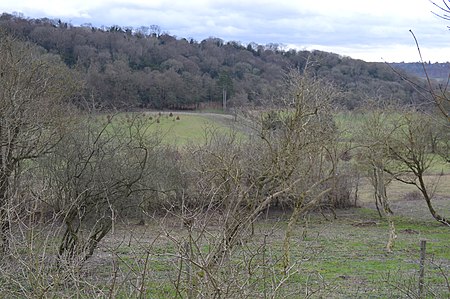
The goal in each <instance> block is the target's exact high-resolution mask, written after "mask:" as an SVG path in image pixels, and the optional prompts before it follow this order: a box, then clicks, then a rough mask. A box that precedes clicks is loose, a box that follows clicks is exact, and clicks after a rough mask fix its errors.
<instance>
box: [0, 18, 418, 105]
mask: <svg viewBox="0 0 450 299" xmlns="http://www.w3.org/2000/svg"><path fill="white" fill-rule="evenodd" d="M0 29H3V30H5V31H6V32H9V33H10V34H14V35H15V36H17V37H18V38H20V39H23V40H27V41H30V42H33V43H36V44H37V45H39V46H40V47H42V48H43V49H45V50H46V51H48V52H49V53H51V54H54V55H55V57H56V56H58V57H60V59H61V60H62V61H64V62H65V64H66V65H67V66H69V67H70V68H72V69H73V70H74V71H77V72H79V73H80V77H82V78H83V79H84V80H85V82H86V84H85V85H86V97H89V98H93V99H94V100H95V101H97V102H98V103H100V104H101V105H103V106H115V107H124V106H125V107H131V108H133V107H141V108H155V109H162V108H165V109H195V108H196V107H199V106H208V104H211V105H210V106H212V107H214V106H218V105H220V102H221V101H222V94H223V91H224V90H225V91H226V93H227V96H228V99H229V105H230V106H231V105H238V104H242V103H247V102H248V103H252V104H256V105H258V104H260V103H261V102H262V99H267V98H275V99H276V98H279V97H280V94H282V92H283V86H284V76H285V74H286V73H287V71H288V70H289V69H292V68H294V69H300V70H303V69H305V67H306V66H307V69H308V71H309V72H310V73H312V74H314V75H315V76H317V77H320V78H323V79H325V80H327V81H329V82H332V83H333V84H334V85H336V86H337V87H338V88H339V89H340V90H342V91H343V93H342V95H341V96H340V97H339V98H337V99H336V102H337V103H339V104H340V105H342V106H344V107H347V108H349V109H353V108H355V107H358V106H359V105H360V103H361V102H362V100H364V99H366V98H376V99H380V100H389V101H391V100H396V101H400V102H403V103H417V102H420V101H422V99H421V98H420V95H419V94H418V93H417V92H416V91H415V89H414V88H412V87H411V85H410V84H409V83H408V82H405V81H404V80H402V79H401V78H400V76H398V75H397V74H396V73H395V72H394V71H392V69H391V68H390V67H389V66H388V65H386V64H384V63H368V62H364V61H362V60H355V59H352V58H349V57H343V56H341V55H338V54H334V53H328V52H323V51H296V50H292V49H291V50H282V49H281V47H279V46H278V45H277V44H268V45H258V44H255V43H250V44H248V45H244V44H241V43H240V42H237V41H228V42H225V41H223V40H222V39H220V38H214V37H211V38H208V39H205V40H202V41H196V40H193V39H186V38H179V37H175V36H172V35H170V34H168V33H164V32H162V30H161V29H160V28H159V27H158V26H150V27H139V28H131V27H119V26H111V27H101V28H97V27H92V26H90V25H83V26H72V25H71V24H69V23H65V22H61V21H60V20H52V19H47V18H43V19H27V18H22V17H19V16H16V15H10V14H2V15H1V16H0Z"/></svg>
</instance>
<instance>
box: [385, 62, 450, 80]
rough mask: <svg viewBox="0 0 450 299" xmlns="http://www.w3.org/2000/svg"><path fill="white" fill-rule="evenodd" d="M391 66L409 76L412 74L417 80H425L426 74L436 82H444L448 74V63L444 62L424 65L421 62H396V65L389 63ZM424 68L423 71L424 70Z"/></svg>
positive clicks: (449, 69)
mask: <svg viewBox="0 0 450 299" xmlns="http://www.w3.org/2000/svg"><path fill="white" fill-rule="evenodd" d="M391 65H392V66H393V67H394V68H396V69H399V70H403V71H405V72H407V73H409V74H412V75H414V76H416V77H419V78H425V77H426V74H428V77H429V78H432V79H435V80H438V81H446V80H448V78H449V73H450V62H444V63H438V62H436V63H431V62H428V63H426V62H425V63H424V64H422V63H421V62H410V63H405V62H398V63H391ZM424 66H425V70H426V73H425V70H424Z"/></svg>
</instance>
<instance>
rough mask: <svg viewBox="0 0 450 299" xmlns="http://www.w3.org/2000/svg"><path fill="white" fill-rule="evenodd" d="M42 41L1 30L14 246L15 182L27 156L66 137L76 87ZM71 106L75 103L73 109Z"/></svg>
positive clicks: (1, 91)
mask: <svg viewBox="0 0 450 299" xmlns="http://www.w3.org/2000/svg"><path fill="white" fill-rule="evenodd" d="M42 54H43V53H42V51H39V50H38V49H37V48H36V47H33V46H31V45H29V44H27V43H24V42H20V41H18V40H15V39H14V38H12V37H11V36H8V35H6V34H4V33H3V32H0V235H1V236H0V237H1V242H2V243H1V245H0V246H1V248H2V250H3V251H6V250H7V249H8V237H7V234H8V230H9V229H10V220H11V219H10V217H11V214H12V211H9V208H10V207H11V204H12V202H11V201H12V199H13V194H14V190H13V188H14V186H13V180H17V179H18V178H19V177H20V174H21V166H22V165H23V164H24V161H25V160H30V159H35V158H37V157H39V156H42V155H44V154H46V153H47V152H49V151H50V150H51V149H53V148H54V146H55V145H56V144H57V143H58V142H59V140H60V139H61V133H62V132H61V130H62V128H63V127H64V121H65V120H64V118H63V115H65V112H66V111H67V107H68V106H70V98H71V96H72V95H73V94H74V91H75V90H76V88H75V87H76V85H75V84H74V83H73V82H74V81H73V80H72V79H70V76H69V73H68V71H67V70H66V69H65V68H64V67H63V66H62V65H61V63H59V64H58V63H57V60H56V59H53V60H52V61H50V60H49V59H46V58H45V57H44V56H43V55H42ZM69 110H70V109H69Z"/></svg>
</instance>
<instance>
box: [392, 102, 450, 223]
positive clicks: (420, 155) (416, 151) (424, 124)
mask: <svg viewBox="0 0 450 299" xmlns="http://www.w3.org/2000/svg"><path fill="white" fill-rule="evenodd" d="M399 117H400V124H399V127H398V129H397V130H396V133H395V134H392V135H391V136H390V138H389V139H387V140H386V146H387V147H388V157H389V158H390V159H391V160H392V161H393V162H395V163H396V164H397V165H396V168H397V169H395V168H386V169H385V170H386V171H387V172H388V173H390V174H392V175H393V176H394V178H395V179H396V180H399V181H401V182H403V183H406V184H410V185H414V186H416V187H417V188H418V189H419V191H420V192H421V193H422V195H423V198H424V199H425V202H426V203H427V206H428V209H429V211H430V213H431V215H432V216H433V218H435V219H436V220H437V221H438V222H440V223H442V224H444V225H447V226H450V220H449V219H447V218H445V217H443V216H441V215H440V214H439V213H438V212H437V211H436V210H435V209H434V207H433V204H432V195H433V191H432V188H430V187H429V186H428V185H427V183H426V182H425V176H426V174H427V171H428V170H429V169H430V167H431V166H432V165H433V162H434V159H435V156H434V155H432V154H431V149H430V145H429V136H430V131H431V130H432V129H433V127H434V125H435V122H434V120H433V119H432V118H430V117H429V116H428V115H425V114H422V113H420V112H417V111H414V110H413V111H406V112H405V113H403V114H402V115H401V116H399Z"/></svg>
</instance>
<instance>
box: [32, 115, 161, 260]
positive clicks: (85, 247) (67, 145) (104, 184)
mask: <svg viewBox="0 0 450 299" xmlns="http://www.w3.org/2000/svg"><path fill="white" fill-rule="evenodd" d="M116 118H117V119H116ZM80 120H81V121H80ZM151 124H152V122H151V121H149V119H148V117H145V116H140V115H126V116H124V115H118V116H116V117H114V116H113V115H108V116H103V117H102V116H96V115H93V116H89V115H82V116H80V119H79V120H78V122H74V123H72V130H71V131H69V132H67V133H66V134H65V136H63V139H62V140H61V142H60V143H59V144H58V145H57V146H56V147H55V149H54V152H53V153H52V154H51V155H47V156H46V157H44V158H43V159H41V160H40V162H41V166H42V168H43V169H44V171H45V172H46V173H47V176H46V177H45V178H44V183H45V184H47V185H48V186H49V187H48V188H49V189H50V190H51V193H50V196H49V202H50V203H51V205H52V206H53V208H54V209H55V211H56V212H57V213H59V214H60V215H61V216H60V217H61V219H62V221H63V223H64V225H65V232H64V234H63V238H62V240H61V243H60V246H59V255H60V257H68V258H77V259H87V258H89V257H90V256H91V255H92V254H93V253H94V250H95V248H96V247H97V245H98V243H99V242H100V241H101V240H102V238H104V237H105V236H106V234H107V233H108V232H110V230H111V229H112V226H113V225H114V221H115V219H116V218H117V217H119V216H121V213H122V212H123V211H124V210H127V209H128V210H130V209H138V208H139V205H140V204H141V199H142V197H143V196H144V195H142V193H143V192H146V191H149V190H150V189H151V191H155V189H154V185H152V186H149V185H147V182H148V183H151V182H149V181H147V180H145V179H146V178H147V177H148V178H153V177H154V175H152V173H151V172H152V168H151V166H153V164H152V162H154V160H153V159H154V156H155V155H154V151H155V148H156V147H157V146H158V145H159V138H156V137H154V136H153V134H151V133H150V132H149V131H148V130H149V126H150V125H151ZM139 194H140V195H141V196H137V195H139ZM133 196H135V197H133Z"/></svg>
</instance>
